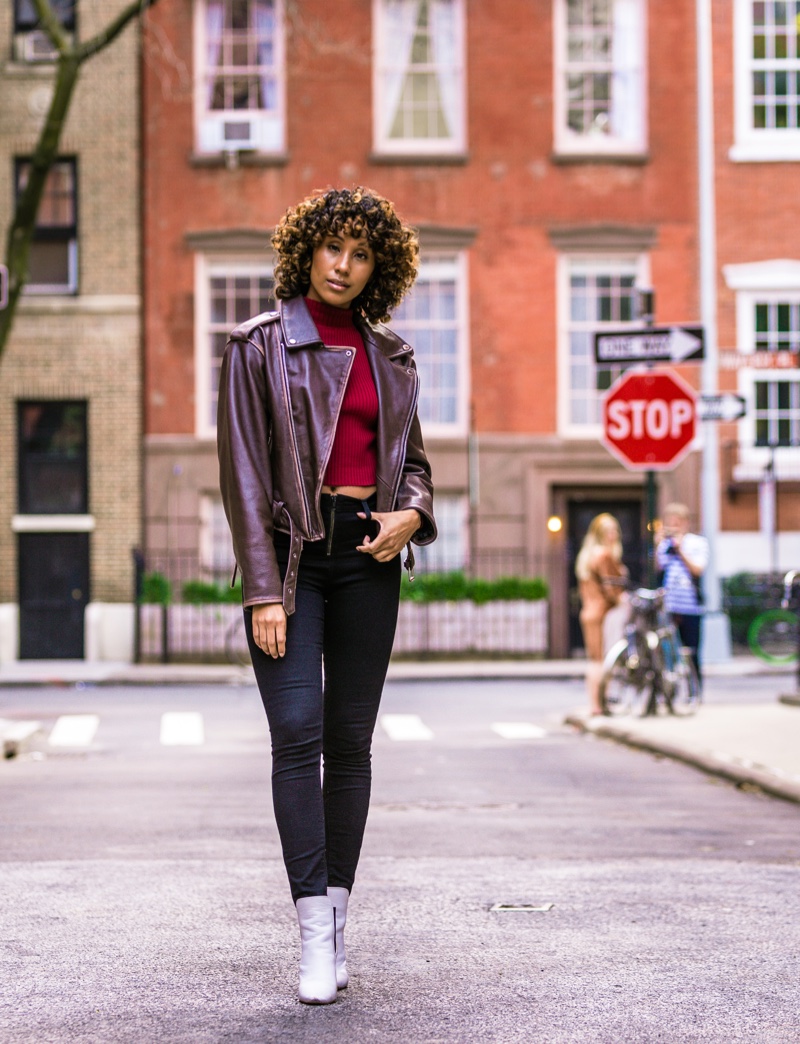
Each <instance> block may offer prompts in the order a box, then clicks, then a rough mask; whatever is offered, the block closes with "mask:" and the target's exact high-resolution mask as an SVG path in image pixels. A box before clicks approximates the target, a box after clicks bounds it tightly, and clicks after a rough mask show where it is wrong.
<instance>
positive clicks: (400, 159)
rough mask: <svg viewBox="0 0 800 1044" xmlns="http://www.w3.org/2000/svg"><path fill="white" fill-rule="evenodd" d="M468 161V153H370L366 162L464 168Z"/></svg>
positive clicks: (382, 164)
mask: <svg viewBox="0 0 800 1044" xmlns="http://www.w3.org/2000/svg"><path fill="white" fill-rule="evenodd" d="M469 161H470V154H469V153H468V152H453V153H446V152H434V153H429V152H371V153H370V154H369V155H368V156H367V162H368V163H372V164H374V165H376V166H383V167H387V166H406V167H417V166H428V167H464V166H466V164H467V163H469Z"/></svg>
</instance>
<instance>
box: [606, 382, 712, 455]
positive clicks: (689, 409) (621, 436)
mask: <svg viewBox="0 0 800 1044" xmlns="http://www.w3.org/2000/svg"><path fill="white" fill-rule="evenodd" d="M696 398H697V397H696V395H695V392H694V390H693V389H692V388H690V387H689V385H688V384H686V382H685V381H683V380H682V379H681V378H680V377H678V376H677V375H676V374H671V373H667V372H666V371H659V370H645V371H635V372H628V373H624V374H623V375H622V376H621V377H620V379H619V380H618V381H617V382H616V383H615V384H613V385H612V386H611V388H609V390H608V391H607V392H606V393H605V395H604V396H603V402H602V412H603V435H602V442H603V445H604V446H605V447H606V448H607V449H608V450H609V451H610V452H611V453H613V455H614V456H615V457H616V458H617V459H618V460H620V461H622V463H623V464H624V465H625V467H626V468H630V470H631V471H667V470H669V469H670V468H674V467H675V465H676V464H677V463H678V462H679V461H680V460H682V459H683V457H685V456H686V454H687V453H688V452H689V449H690V447H691V444H692V441H693V440H694V436H695V429H696V423H695V417H696Z"/></svg>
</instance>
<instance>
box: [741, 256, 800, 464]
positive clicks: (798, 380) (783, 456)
mask: <svg viewBox="0 0 800 1044" xmlns="http://www.w3.org/2000/svg"><path fill="white" fill-rule="evenodd" d="M724 274H725V278H726V281H727V282H728V285H729V286H730V287H731V288H732V289H734V290H736V291H737V293H736V315H737V349H738V352H739V358H740V359H741V358H742V357H743V358H744V359H745V360H750V361H751V363H752V365H749V366H739V367H738V369H737V374H738V385H739V392H740V394H741V395H742V396H743V397H744V398H745V400H746V402H747V412H746V413H745V415H744V417H743V418H742V419H741V420H740V421H739V423H738V427H739V446H740V453H739V465H738V467H737V470H736V471H735V473H734V474H735V477H738V478H742V479H747V478H753V477H756V478H758V477H760V476H761V475H762V474H763V471H764V468H765V467H766V466H767V465H768V463H769V461H770V448H773V449H774V448H780V449H781V451H782V452H781V453H778V454H777V455H776V457H775V462H774V463H775V469H776V474H777V476H778V478H781V477H790V475H791V477H794V476H796V474H797V470H798V465H800V371H799V370H798V369H797V366H796V363H797V358H798V354H800V263H798V262H791V261H784V260H777V261H760V262H755V263H752V264H743V265H727V266H726V267H725V269H724ZM787 469H788V470H787Z"/></svg>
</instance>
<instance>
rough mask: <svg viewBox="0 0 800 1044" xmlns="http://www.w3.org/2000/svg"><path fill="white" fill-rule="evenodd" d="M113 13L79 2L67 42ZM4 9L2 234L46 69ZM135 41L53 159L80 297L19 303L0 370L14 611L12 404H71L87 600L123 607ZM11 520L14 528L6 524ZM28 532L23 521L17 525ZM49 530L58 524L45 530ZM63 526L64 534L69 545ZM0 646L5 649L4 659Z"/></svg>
mask: <svg viewBox="0 0 800 1044" xmlns="http://www.w3.org/2000/svg"><path fill="white" fill-rule="evenodd" d="M123 6H124V4H123V2H122V0H82V2H81V3H80V4H79V5H77V7H78V32H79V35H80V37H81V39H86V38H88V37H89V36H91V35H92V34H93V33H94V32H96V31H97V30H98V29H99V28H100V27H102V26H103V25H105V24H107V23H108V21H109V20H110V19H111V18H112V17H113V15H114V14H115V13H116V11H117V10H119V9H121V8H122V7H123ZM13 37H14V24H13V4H4V5H1V6H0V47H1V49H2V53H3V55H5V56H6V57H5V58H4V59H3V61H2V62H0V96H2V99H3V104H2V106H0V215H2V226H3V227H2V228H0V233H2V235H3V240H5V234H6V227H7V226H6V221H7V219H8V216H9V215H10V214H11V213H12V210H13V205H14V192H15V186H14V183H13V182H14V163H15V159H16V158H18V157H19V158H25V157H28V156H30V154H31V152H32V150H33V148H34V145H35V143H36V140H37V137H38V134H39V131H40V128H41V126H42V121H43V118H44V114H45V112H46V110H47V106H48V103H49V99H50V95H51V89H52V87H51V85H52V80H53V75H54V72H53V70H54V66H53V65H52V64H50V63H46V62H45V63H40V62H36V63H30V62H25V61H20V60H16V58H14V57H9V56H12V55H14V53H15V51H14V39H13ZM138 84H139V29H138V25H137V24H136V22H134V23H132V24H131V25H129V26H128V27H127V28H126V29H125V31H124V32H123V33H122V35H121V36H119V37H118V38H117V39H116V40H115V41H114V42H113V43H112V44H111V45H110V46H109V47H108V48H106V49H105V50H103V51H102V52H100V53H98V54H97V55H95V56H94V57H93V58H91V59H90V60H89V61H88V62H86V63H85V64H84V66H83V68H82V72H81V76H80V80H79V82H78V85H77V87H76V90H75V94H74V96H73V101H72V105H71V108H70V111H69V116H68V120H67V125H66V127H65V129H64V132H63V135H62V138H61V143H60V148H59V154H60V156H63V157H74V159H75V163H76V185H77V189H76V196H77V237H76V238H77V292H76V293H74V294H46V295H35V296H34V295H28V296H26V297H25V298H24V299H23V300H22V302H21V305H20V308H19V309H18V311H17V315H16V320H15V324H14V327H13V330H12V334H11V339H10V342H9V344H8V345H7V347H6V352H5V354H4V356H3V358H2V360H0V445H2V447H3V452H2V453H0V603H4V604H6V605H9V604H13V603H16V602H17V600H18V582H19V562H18V532H19V529H20V522H19V518H17V514H18V511H19V496H18V488H17V485H18V476H17V470H18V460H17V445H18V441H17V440H18V433H17V403H18V402H19V401H20V400H34V401H51V400H79V401H82V402H85V403H86V407H87V426H88V440H87V441H88V518H84V519H83V520H82V521H81V524H82V525H83V526H84V527H85V528H86V529H88V531H89V533H90V537H89V558H90V600H91V602H101V603H130V602H131V601H132V595H133V584H134V580H133V567H132V549H133V548H134V547H135V546H137V545H138V544H139V542H140V519H141V490H140V487H141V468H140V459H141V292H140V263H141V258H140V231H139V229H140V191H139V136H140V128H139V111H140V105H139V86H138ZM15 519H16V521H15ZM23 523H24V524H25V525H29V524H30V523H29V520H28V521H25V520H23ZM42 524H43V526H44V527H45V529H52V527H53V526H54V525H56V526H57V523H55V522H53V521H52V520H50V521H49V522H48V521H47V519H45V520H44V522H43V523H42ZM69 525H70V520H69V519H68V520H67V530H66V531H69ZM14 644H15V643H13V642H12V643H9V641H8V637H7V636H6V641H5V645H4V647H5V649H6V650H8V648H9V645H11V646H12V647H13V645H14Z"/></svg>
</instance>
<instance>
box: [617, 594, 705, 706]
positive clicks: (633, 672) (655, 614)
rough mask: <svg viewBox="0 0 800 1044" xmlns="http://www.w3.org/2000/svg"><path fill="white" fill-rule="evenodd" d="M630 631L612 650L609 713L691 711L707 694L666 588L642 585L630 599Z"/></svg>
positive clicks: (628, 628)
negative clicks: (702, 690)
mask: <svg viewBox="0 0 800 1044" xmlns="http://www.w3.org/2000/svg"><path fill="white" fill-rule="evenodd" d="M629 605H630V616H629V618H628V622H627V624H626V625H625V636H624V637H623V638H621V639H620V640H619V641H618V642H617V643H616V644H615V645H614V646H612V648H611V649H610V650H609V652H608V654H607V655H606V658H605V660H604V661H603V675H602V678H601V681H600V702H601V705H602V707H603V709H604V711H605V712H606V713H607V714H615V715H616V714H631V715H633V716H635V717H645V716H646V715H649V714H657V713H658V711H659V709H660V708H662V707H663V708H664V709H665V710H666V711H667V712H668V713H670V714H691V713H693V712H694V711H695V710H696V708H697V705H698V704H699V702H700V699H701V693H700V685H699V683H698V680H697V673H696V671H695V668H694V664H693V663H692V660H691V657H690V655H689V650H688V649H685V648H684V647H683V646H681V644H680V638H679V637H678V631H677V628H676V627H675V625H674V624H673V623H672V621H671V619H670V617H669V614H668V613H667V612H666V610H665V608H664V589H663V588H659V589H658V590H655V591H653V590H649V589H648V588H644V587H640V588H638V589H637V590H635V591H632V592H631V594H630V598H629Z"/></svg>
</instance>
